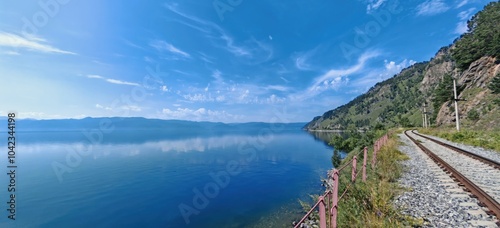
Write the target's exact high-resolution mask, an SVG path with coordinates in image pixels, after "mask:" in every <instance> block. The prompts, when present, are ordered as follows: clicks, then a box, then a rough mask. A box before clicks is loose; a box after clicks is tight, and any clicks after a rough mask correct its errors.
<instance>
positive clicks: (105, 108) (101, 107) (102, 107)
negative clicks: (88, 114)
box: [95, 104, 113, 110]
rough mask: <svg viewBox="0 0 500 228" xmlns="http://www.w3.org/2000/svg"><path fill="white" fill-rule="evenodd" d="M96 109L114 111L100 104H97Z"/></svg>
mask: <svg viewBox="0 0 500 228" xmlns="http://www.w3.org/2000/svg"><path fill="white" fill-rule="evenodd" d="M95 107H96V108H98V109H104V110H113V109H112V108H111V107H107V106H103V105H100V104H96V105H95Z"/></svg>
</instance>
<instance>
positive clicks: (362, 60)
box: [308, 52, 379, 91]
mask: <svg viewBox="0 0 500 228" xmlns="http://www.w3.org/2000/svg"><path fill="white" fill-rule="evenodd" d="M377 56H379V53H378V52H365V53H363V55H361V56H360V57H359V59H358V63H357V64H356V65H354V66H352V67H350V68H347V69H331V70H329V71H328V72H326V73H325V74H323V75H320V76H319V77H316V78H315V79H314V83H313V84H312V85H311V86H310V87H309V89H308V90H309V91H317V89H316V87H318V86H320V85H321V84H323V83H324V82H325V81H332V80H333V79H335V78H337V77H339V76H348V75H350V74H354V73H357V72H360V71H362V70H363V69H364V67H365V64H366V62H367V61H368V60H370V59H372V58H374V57H377Z"/></svg>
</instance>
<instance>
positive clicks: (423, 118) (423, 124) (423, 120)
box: [422, 109, 425, 128]
mask: <svg viewBox="0 0 500 228" xmlns="http://www.w3.org/2000/svg"><path fill="white" fill-rule="evenodd" d="M422 127H423V128H425V117H424V111H423V109H422Z"/></svg>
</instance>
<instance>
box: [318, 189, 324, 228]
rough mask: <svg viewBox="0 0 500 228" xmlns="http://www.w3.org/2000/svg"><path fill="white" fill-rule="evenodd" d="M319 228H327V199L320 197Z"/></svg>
mask: <svg viewBox="0 0 500 228" xmlns="http://www.w3.org/2000/svg"><path fill="white" fill-rule="evenodd" d="M319 201H320V203H319V227H320V228H326V216H325V199H324V198H323V196H320V197H319Z"/></svg>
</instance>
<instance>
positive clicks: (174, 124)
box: [0, 117, 305, 132]
mask: <svg viewBox="0 0 500 228" xmlns="http://www.w3.org/2000/svg"><path fill="white" fill-rule="evenodd" d="M2 119H3V120H4V121H5V120H6V119H7V118H5V117H0V120H2ZM304 124H305V123H261V122H250V123H220V122H194V121H184V120H161V119H147V118H142V117H123V118H122V117H110V118H91V117H88V118H83V119H54V120H35V119H18V120H17V122H16V128H17V131H18V132H33V131H81V130H90V129H107V128H113V129H114V130H149V129H153V130H162V131H172V132H228V131H239V130H245V131H246V130H252V129H253V130H260V129H264V128H272V129H274V128H286V129H301V128H302V127H303V126H304ZM0 131H4V132H5V131H6V129H5V130H4V129H0Z"/></svg>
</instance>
